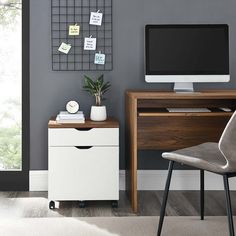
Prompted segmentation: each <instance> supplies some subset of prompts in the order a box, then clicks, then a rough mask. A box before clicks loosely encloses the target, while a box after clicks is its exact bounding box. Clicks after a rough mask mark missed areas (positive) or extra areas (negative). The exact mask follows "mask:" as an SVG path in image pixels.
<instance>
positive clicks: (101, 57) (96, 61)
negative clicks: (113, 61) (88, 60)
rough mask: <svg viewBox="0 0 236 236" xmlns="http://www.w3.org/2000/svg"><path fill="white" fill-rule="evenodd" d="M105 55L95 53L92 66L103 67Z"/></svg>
mask: <svg viewBox="0 0 236 236" xmlns="http://www.w3.org/2000/svg"><path fill="white" fill-rule="evenodd" d="M105 58H106V55H105V54H102V53H95V57H94V64H98V65H104V64H105Z"/></svg>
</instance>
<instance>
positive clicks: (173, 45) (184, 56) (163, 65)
mask: <svg viewBox="0 0 236 236" xmlns="http://www.w3.org/2000/svg"><path fill="white" fill-rule="evenodd" d="M145 35H146V39H145V40H146V74H147V75H202V74H203V75H204V74H206V75H209V74H213V75H215V74H219V75H222V74H229V42H228V41H229V40H228V26H227V25H147V26H146V34H145Z"/></svg>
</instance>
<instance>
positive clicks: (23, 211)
mask: <svg viewBox="0 0 236 236" xmlns="http://www.w3.org/2000/svg"><path fill="white" fill-rule="evenodd" d="M162 195H163V192H162V191H140V192H139V213H138V215H142V216H156V215H159V213H160V205H161V200H162ZM205 196H206V198H205V209H206V210H205V213H206V215H217V216H220V215H226V209H225V195H224V192H223V191H206V195H205ZM231 198H232V205H233V209H234V210H233V212H234V215H235V214H236V204H234V203H236V191H234V192H231ZM166 210H167V215H172V216H176V215H181V216H195V215H199V192H198V191H171V192H170V195H169V199H168V204H167V209H166ZM134 215H135V214H133V213H132V210H131V208H130V204H129V201H128V199H127V197H126V194H125V192H124V191H121V192H120V201H119V207H118V208H116V209H112V208H111V205H110V202H107V201H104V202H103V201H102V202H87V204H86V208H84V209H81V208H79V205H78V202H61V203H60V206H59V208H56V209H55V210H49V209H48V199H47V192H0V218H1V217H61V216H66V217H80V216H134Z"/></svg>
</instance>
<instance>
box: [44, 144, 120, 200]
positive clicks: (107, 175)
mask: <svg viewBox="0 0 236 236" xmlns="http://www.w3.org/2000/svg"><path fill="white" fill-rule="evenodd" d="M48 167H49V172H48V173H49V174H48V181H49V182H48V197H49V199H51V200H118V199H119V147H91V148H89V149H79V148H76V147H50V148H49V166H48Z"/></svg>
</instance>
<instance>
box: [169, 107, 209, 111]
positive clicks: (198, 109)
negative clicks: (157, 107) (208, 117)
mask: <svg viewBox="0 0 236 236" xmlns="http://www.w3.org/2000/svg"><path fill="white" fill-rule="evenodd" d="M166 109H167V110H168V111H169V112H211V110H209V109H208V108H166Z"/></svg>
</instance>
